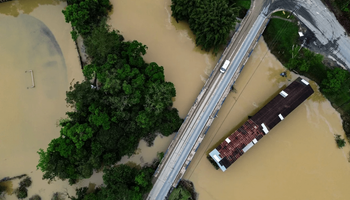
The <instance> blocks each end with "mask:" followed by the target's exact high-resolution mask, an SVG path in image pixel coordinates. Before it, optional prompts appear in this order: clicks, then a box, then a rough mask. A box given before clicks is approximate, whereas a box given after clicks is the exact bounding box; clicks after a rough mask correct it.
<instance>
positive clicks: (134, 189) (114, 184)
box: [70, 165, 154, 200]
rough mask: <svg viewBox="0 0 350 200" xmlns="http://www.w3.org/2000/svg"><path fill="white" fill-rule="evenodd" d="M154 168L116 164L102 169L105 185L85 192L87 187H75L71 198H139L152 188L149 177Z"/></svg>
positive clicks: (86, 199)
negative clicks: (90, 191) (91, 191)
mask: <svg viewBox="0 0 350 200" xmlns="http://www.w3.org/2000/svg"><path fill="white" fill-rule="evenodd" d="M153 173H154V169H152V168H149V167H144V168H141V169H138V168H132V167H129V166H127V165H118V166H116V167H112V168H109V169H105V170H104V175H103V183H104V185H106V186H105V187H101V188H98V189H97V190H95V191H94V192H93V193H89V194H87V188H86V187H85V188H77V189H76V196H77V197H70V198H71V199H72V200H83V199H84V200H115V199H125V200H129V199H130V200H141V199H142V196H143V195H144V194H145V193H147V192H149V191H150V190H151V188H152V183H151V178H152V174H153Z"/></svg>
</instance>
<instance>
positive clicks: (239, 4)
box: [236, 0, 251, 10]
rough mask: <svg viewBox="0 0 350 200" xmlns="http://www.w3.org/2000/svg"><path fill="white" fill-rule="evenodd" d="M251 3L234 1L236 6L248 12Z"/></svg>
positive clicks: (245, 0) (248, 0)
mask: <svg viewBox="0 0 350 200" xmlns="http://www.w3.org/2000/svg"><path fill="white" fill-rule="evenodd" d="M250 4H251V1H250V0H238V1H236V5H237V6H239V7H241V8H242V9H246V10H249V8H250Z"/></svg>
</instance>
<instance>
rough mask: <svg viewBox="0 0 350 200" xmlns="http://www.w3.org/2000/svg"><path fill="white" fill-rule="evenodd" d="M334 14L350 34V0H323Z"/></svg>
mask: <svg viewBox="0 0 350 200" xmlns="http://www.w3.org/2000/svg"><path fill="white" fill-rule="evenodd" d="M322 1H323V2H324V3H325V4H326V5H327V6H328V8H329V9H330V10H331V11H332V12H333V13H334V15H335V16H336V18H337V20H338V21H339V23H340V24H341V25H342V26H343V27H344V29H345V30H346V32H347V33H348V34H350V21H349V19H350V0H322Z"/></svg>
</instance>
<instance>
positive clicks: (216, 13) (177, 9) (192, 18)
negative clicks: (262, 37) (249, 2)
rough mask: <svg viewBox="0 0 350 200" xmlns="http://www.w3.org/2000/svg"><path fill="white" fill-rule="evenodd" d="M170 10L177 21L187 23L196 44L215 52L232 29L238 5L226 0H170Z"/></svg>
mask: <svg viewBox="0 0 350 200" xmlns="http://www.w3.org/2000/svg"><path fill="white" fill-rule="evenodd" d="M171 10H172V16H173V17H174V18H175V19H176V21H177V22H178V21H181V20H183V21H187V22H188V23H189V25H190V28H191V30H192V32H193V33H194V35H195V36H196V45H197V46H201V47H202V49H203V50H205V51H210V50H211V49H213V53H217V52H218V51H219V48H220V47H221V46H222V45H225V44H226V42H227V39H228V36H229V33H230V31H231V30H233V29H234V26H235V23H236V15H237V13H238V12H239V7H237V6H235V4H233V3H232V4H231V3H230V1H228V0H215V1H213V0H172V5H171Z"/></svg>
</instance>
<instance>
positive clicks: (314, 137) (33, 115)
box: [0, 0, 350, 200]
mask: <svg viewBox="0 0 350 200" xmlns="http://www.w3.org/2000/svg"><path fill="white" fill-rule="evenodd" d="M170 2H171V1H170V0H166V1H163V0H143V1H135V0H111V3H112V4H113V6H114V10H113V11H112V12H111V13H110V17H111V20H110V21H109V23H110V24H111V25H112V27H113V28H115V29H118V30H120V32H121V34H123V35H124V37H125V39H126V40H134V39H135V40H138V41H140V42H142V43H144V44H146V45H147V46H148V52H147V54H146V56H145V60H146V61H147V62H153V61H154V62H157V63H158V64H159V65H162V66H164V68H165V78H166V80H167V81H171V82H173V83H174V84H175V87H176V91H177V95H176V98H175V99H174V106H175V107H176V108H177V109H178V110H179V112H180V116H181V117H185V116H186V114H187V112H188V110H189V109H190V107H191V106H192V104H193V102H194V100H195V98H196V97H197V95H198V93H199V91H200V90H201V88H202V87H203V85H204V82H205V80H206V78H207V77H208V74H210V72H211V70H212V68H213V67H214V66H215V63H216V62H217V59H218V58H217V57H214V56H212V55H211V54H208V53H205V52H203V51H201V50H200V48H198V47H196V46H195V44H194V36H193V35H192V33H191V32H190V31H189V28H188V25H187V24H185V23H179V24H178V23H176V21H175V20H174V19H173V18H172V17H171V11H170ZM65 6H66V3H64V2H61V1H58V0H31V1H28V0H20V1H12V2H7V3H1V4H0V36H1V37H2V38H3V39H2V42H1V48H0V58H1V62H0V69H1V71H2V74H3V77H2V78H1V79H0V84H1V87H0V93H1V104H0V109H1V111H2V112H1V114H0V120H1V123H0V130H1V140H0V143H1V145H0V146H1V151H2V152H3V155H2V157H1V166H2V167H1V171H0V178H3V177H6V176H10V177H12V176H16V175H20V174H23V173H26V174H28V175H29V176H31V177H32V179H33V185H32V186H31V187H30V188H29V189H28V196H29V197H30V196H32V195H33V194H39V195H40V196H41V197H42V198H43V199H45V200H46V199H50V198H51V196H52V194H53V193H54V192H69V193H70V194H74V188H75V187H76V186H78V187H81V186H89V184H90V183H91V184H90V186H93V184H96V185H100V184H101V183H102V177H101V173H99V174H94V175H93V176H92V177H91V178H90V179H87V180H84V181H81V182H79V183H78V184H77V185H75V186H74V187H71V186H69V185H68V182H67V181H53V182H51V183H50V184H48V183H47V181H43V180H41V177H42V172H40V171H37V170H36V165H37V162H38V159H39V156H38V155H37V153H36V151H37V150H38V149H39V148H44V149H46V148H47V144H48V143H49V142H50V140H51V139H53V138H55V137H57V136H58V135H59V128H58V127H56V122H57V120H58V119H60V118H62V117H64V113H65V112H66V111H67V108H66V105H65V101H64V99H65V91H66V90H67V89H68V87H69V84H70V82H71V81H72V80H73V79H74V80H75V81H77V80H82V78H83V77H82V74H81V70H80V63H79V59H78V58H77V56H78V55H77V51H76V49H75V44H74V42H73V41H72V40H71V36H70V33H69V32H70V30H71V27H70V25H69V24H66V23H65V21H64V16H63V14H62V13H61V10H62V9H63V8H64V7H65ZM4 38H6V39H4ZM26 70H33V71H34V81H35V88H29V89H27V87H30V86H31V85H32V80H31V74H30V73H25V71H26ZM282 71H284V68H283V66H281V64H280V63H279V62H277V61H276V59H275V58H274V57H273V56H272V55H271V54H270V53H269V52H268V51H267V48H266V45H265V43H264V42H263V41H262V40H261V41H260V42H259V44H258V45H257V47H256V49H255V50H254V52H253V54H252V57H251V59H250V60H249V61H248V63H247V65H246V67H245V68H244V70H243V71H242V74H241V76H240V77H239V79H238V81H237V82H236V84H235V88H236V90H237V92H236V93H231V94H230V95H229V96H228V98H227V99H226V101H225V104H224V105H223V107H222V109H221V110H220V112H219V114H218V116H219V117H218V118H216V120H215V121H214V123H213V125H212V127H211V129H210V130H209V132H208V134H207V136H206V138H205V139H204V141H203V143H202V144H201V146H200V148H199V150H198V151H197V154H196V156H195V158H194V159H193V161H192V163H191V165H190V166H189V168H188V171H187V173H186V174H185V177H184V178H186V179H189V180H191V181H193V182H194V184H195V187H196V189H197V191H198V192H199V194H200V195H199V197H200V200H207V199H208V200H213V199H218V200H221V199H249V200H251V199H260V200H261V199H269V200H270V199H279V200H280V199H284V200H285V199H287V200H289V199H327V200H328V199H349V196H350V195H349V194H348V192H347V190H346V189H347V186H349V185H350V179H349V178H348V177H349V173H350V169H349V168H350V167H349V166H350V165H349V163H348V152H349V147H348V146H346V148H344V149H342V150H339V149H337V148H336V146H335V142H334V139H333V134H343V131H342V127H341V120H340V117H339V114H338V113H336V111H335V110H334V109H333V108H332V107H331V106H330V104H329V103H328V101H326V100H325V99H324V98H323V97H322V95H320V94H319V93H317V92H316V94H314V95H313V96H312V97H311V98H310V99H309V100H307V101H306V102H305V103H303V104H302V105H301V106H300V107H298V108H297V109H296V110H295V111H294V112H293V113H292V114H291V115H290V116H288V117H287V118H286V119H285V120H284V121H283V122H282V123H281V124H280V125H278V126H277V127H275V128H274V129H273V130H272V131H271V132H270V133H269V135H267V136H266V137H264V138H263V139H262V140H261V142H259V144H258V145H256V146H254V148H252V149H251V150H250V151H249V153H247V154H246V155H244V156H243V157H242V158H240V160H239V161H238V162H236V163H235V164H234V165H232V166H231V167H230V168H229V170H227V171H226V172H225V173H223V172H221V171H216V170H215V169H214V168H213V167H212V166H211V165H210V164H209V162H208V161H207V160H206V158H205V157H206V154H207V153H208V151H210V150H211V149H212V148H214V147H215V145H216V144H217V142H218V141H220V140H221V139H222V138H223V137H224V136H225V135H227V134H230V132H231V131H232V130H234V129H235V128H237V127H239V125H240V124H241V123H242V122H244V121H245V120H246V119H247V116H248V115H252V114H254V113H255V112H256V111H257V110H258V109H259V108H261V107H262V106H263V105H264V103H266V102H267V101H268V100H269V99H271V97H272V96H273V95H274V94H276V92H277V91H278V90H279V89H280V88H281V87H283V86H284V85H286V84H288V83H289V82H290V81H288V80H294V79H295V78H296V76H295V75H292V74H290V75H289V78H287V79H286V78H282V77H280V76H279V74H280V73H281V72H282ZM313 85H314V88H315V89H316V86H315V84H313ZM172 137H173V136H169V137H163V138H161V137H157V138H156V141H155V145H154V146H152V147H147V146H146V143H145V142H144V141H141V142H140V144H139V148H138V150H137V151H136V154H135V155H134V156H132V157H131V158H127V157H124V158H123V159H122V161H121V162H120V163H126V162H129V161H132V162H135V163H136V164H141V165H142V164H144V163H147V162H151V161H152V160H153V159H154V158H155V157H156V154H157V152H161V151H163V152H164V151H165V150H166V149H167V146H168V145H169V143H170V141H171V139H172ZM92 183H93V184H92ZM5 184H7V185H9V186H11V185H12V186H13V189H15V188H16V187H17V185H18V181H13V182H7V183H5ZM9 192H11V191H9ZM6 199H9V200H12V199H17V198H16V197H15V196H14V195H12V196H8V195H7V196H6Z"/></svg>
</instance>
